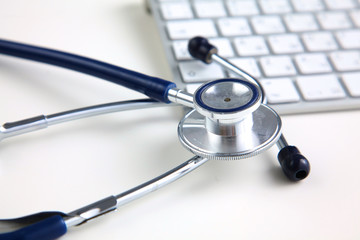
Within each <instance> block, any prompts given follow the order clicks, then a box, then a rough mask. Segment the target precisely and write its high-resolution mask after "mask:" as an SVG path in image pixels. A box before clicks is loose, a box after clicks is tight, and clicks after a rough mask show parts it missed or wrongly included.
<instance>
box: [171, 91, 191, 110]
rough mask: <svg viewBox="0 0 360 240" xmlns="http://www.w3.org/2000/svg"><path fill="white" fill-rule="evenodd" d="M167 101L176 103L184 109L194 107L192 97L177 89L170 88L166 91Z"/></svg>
mask: <svg viewBox="0 0 360 240" xmlns="http://www.w3.org/2000/svg"><path fill="white" fill-rule="evenodd" d="M167 97H168V99H169V101H171V102H173V103H178V104H181V105H184V106H186V107H191V108H193V107H194V100H193V98H194V96H193V95H192V94H190V93H188V92H185V91H183V90H181V89H178V88H172V89H170V90H169V91H168V96H167Z"/></svg>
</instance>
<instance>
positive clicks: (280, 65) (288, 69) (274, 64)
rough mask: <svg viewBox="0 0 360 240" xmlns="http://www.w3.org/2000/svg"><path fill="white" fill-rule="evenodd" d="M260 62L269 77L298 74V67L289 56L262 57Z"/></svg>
mask: <svg viewBox="0 0 360 240" xmlns="http://www.w3.org/2000/svg"><path fill="white" fill-rule="evenodd" d="M260 63H261V67H262V69H263V70H264V73H265V75H266V76H267V77H278V76H292V75H296V69H295V67H294V65H293V63H292V61H291V59H290V57H288V56H275V57H262V58H260Z"/></svg>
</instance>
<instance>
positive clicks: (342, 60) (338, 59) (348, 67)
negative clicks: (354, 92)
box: [330, 51, 360, 71]
mask: <svg viewBox="0 0 360 240" xmlns="http://www.w3.org/2000/svg"><path fill="white" fill-rule="evenodd" d="M330 59H331V61H332V63H333V64H334V66H335V68H336V69H337V70H338V71H354V70H360V52H359V51H346V52H345V51H344V52H333V53H331V54H330Z"/></svg>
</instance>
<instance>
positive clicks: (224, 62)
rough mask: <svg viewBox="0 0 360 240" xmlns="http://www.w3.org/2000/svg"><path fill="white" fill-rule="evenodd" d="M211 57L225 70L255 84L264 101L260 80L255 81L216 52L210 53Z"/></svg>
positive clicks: (264, 101)
mask: <svg viewBox="0 0 360 240" xmlns="http://www.w3.org/2000/svg"><path fill="white" fill-rule="evenodd" d="M211 59H212V60H213V61H214V62H216V63H217V64H219V65H221V66H223V67H224V68H226V69H227V70H229V71H231V72H233V73H235V74H236V75H239V76H240V77H242V78H243V79H244V80H246V81H248V82H250V83H252V84H255V85H256V86H257V87H258V88H259V89H260V92H261V95H262V97H261V98H262V100H261V102H262V103H266V97H265V92H264V89H263V87H262V86H261V84H260V82H259V81H257V80H256V79H255V78H254V77H252V76H250V74H248V73H247V72H245V71H244V70H242V69H240V68H239V67H237V66H236V65H234V64H232V63H231V62H230V61H228V60H226V59H224V58H223V57H221V56H219V55H218V54H216V53H215V54H212V55H211Z"/></svg>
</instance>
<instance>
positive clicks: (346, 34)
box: [336, 29, 360, 49]
mask: <svg viewBox="0 0 360 240" xmlns="http://www.w3.org/2000/svg"><path fill="white" fill-rule="evenodd" d="M336 37H337V39H338V41H339V42H340V45H341V46H342V47H343V48H345V49H351V48H360V30H359V29H356V30H345V31H339V32H337V33H336Z"/></svg>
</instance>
